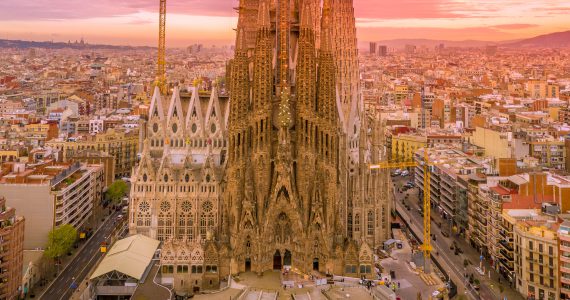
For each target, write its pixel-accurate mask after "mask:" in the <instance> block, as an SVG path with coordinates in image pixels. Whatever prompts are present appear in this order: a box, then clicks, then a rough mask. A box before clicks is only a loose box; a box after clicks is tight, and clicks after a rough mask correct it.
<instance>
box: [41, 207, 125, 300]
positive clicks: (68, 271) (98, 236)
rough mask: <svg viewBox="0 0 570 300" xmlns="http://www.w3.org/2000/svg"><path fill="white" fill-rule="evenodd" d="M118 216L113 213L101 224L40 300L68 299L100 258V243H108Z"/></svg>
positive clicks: (116, 213)
mask: <svg viewBox="0 0 570 300" xmlns="http://www.w3.org/2000/svg"><path fill="white" fill-rule="evenodd" d="M119 214H120V212H119V211H114V212H113V213H112V214H111V216H110V217H109V218H107V220H106V221H105V223H103V225H102V226H101V227H100V228H99V230H98V231H97V232H95V234H93V236H92V237H91V238H90V239H89V240H88V241H87V243H86V244H85V246H84V247H83V249H82V250H81V252H79V253H78V254H77V255H76V256H75V257H74V258H73V260H72V261H71V262H70V263H69V264H68V265H67V266H66V267H65V268H64V269H63V270H62V271H61V272H60V274H59V275H58V277H57V278H56V279H55V280H54V281H52V284H51V285H50V286H49V287H48V288H47V289H46V291H45V292H44V293H43V294H42V295H41V296H40V299H46V300H52V299H53V300H59V299H69V298H70V297H71V294H72V293H73V291H74V290H75V289H76V288H77V284H78V283H80V282H82V281H83V279H84V278H85V277H86V276H87V274H88V273H89V271H90V270H91V269H92V268H93V266H94V265H95V263H96V262H97V261H98V260H99V258H101V256H102V255H103V253H101V252H100V246H101V243H102V242H104V241H108V240H107V238H108V237H109V235H110V234H111V232H112V231H113V229H114V228H115V220H116V218H117V216H118V215H119Z"/></svg>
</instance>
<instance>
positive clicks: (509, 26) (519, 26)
mask: <svg viewBox="0 0 570 300" xmlns="http://www.w3.org/2000/svg"><path fill="white" fill-rule="evenodd" d="M538 26H539V25H537V24H501V25H495V26H491V28H496V29H506V30H517V29H527V28H533V27H538Z"/></svg>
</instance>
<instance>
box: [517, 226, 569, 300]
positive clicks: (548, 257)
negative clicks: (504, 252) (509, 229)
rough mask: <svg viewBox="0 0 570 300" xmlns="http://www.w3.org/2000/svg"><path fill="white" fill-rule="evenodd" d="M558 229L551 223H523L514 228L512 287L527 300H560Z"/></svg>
mask: <svg viewBox="0 0 570 300" xmlns="http://www.w3.org/2000/svg"><path fill="white" fill-rule="evenodd" d="M558 229H559V223H557V222H556V221H555V220H553V219H550V220H544V219H532V220H524V221H519V222H517V223H516V225H515V226H514V244H515V252H514V257H515V258H516V259H515V273H516V284H515V287H516V289H517V291H518V292H519V293H521V294H522V295H523V296H525V295H526V296H527V297H528V298H529V299H548V300H557V299H560V296H559V290H560V277H559V276H560V274H559V272H558V264H559V261H558V259H557V258H558Z"/></svg>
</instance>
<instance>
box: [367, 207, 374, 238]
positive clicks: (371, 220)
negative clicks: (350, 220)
mask: <svg viewBox="0 0 570 300" xmlns="http://www.w3.org/2000/svg"><path fill="white" fill-rule="evenodd" d="M373 234H374V212H372V211H369V212H368V235H373Z"/></svg>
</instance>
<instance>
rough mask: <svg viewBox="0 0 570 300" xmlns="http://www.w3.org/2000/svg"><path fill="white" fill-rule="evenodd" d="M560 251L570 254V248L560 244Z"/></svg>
mask: <svg viewBox="0 0 570 300" xmlns="http://www.w3.org/2000/svg"><path fill="white" fill-rule="evenodd" d="M560 251H561V252H568V253H570V247H568V246H562V244H560Z"/></svg>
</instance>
